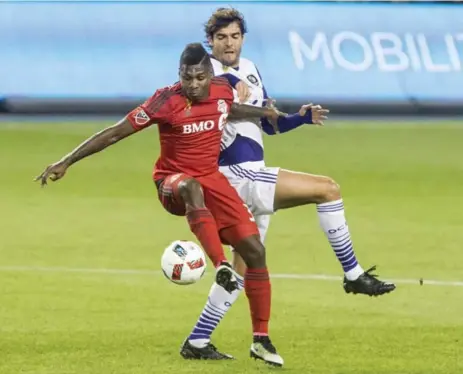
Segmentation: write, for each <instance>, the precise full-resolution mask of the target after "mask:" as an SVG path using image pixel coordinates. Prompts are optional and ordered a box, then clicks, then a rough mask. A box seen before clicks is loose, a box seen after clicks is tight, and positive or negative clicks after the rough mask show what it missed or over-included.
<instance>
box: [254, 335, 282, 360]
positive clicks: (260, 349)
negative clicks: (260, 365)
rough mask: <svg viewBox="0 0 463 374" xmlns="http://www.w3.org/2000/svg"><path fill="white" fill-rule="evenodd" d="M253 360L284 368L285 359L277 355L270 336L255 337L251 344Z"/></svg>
mask: <svg viewBox="0 0 463 374" xmlns="http://www.w3.org/2000/svg"><path fill="white" fill-rule="evenodd" d="M250 355H251V358H254V359H256V360H262V361H264V362H265V363H267V364H269V365H272V366H279V367H281V366H283V364H284V361H283V358H282V357H281V356H280V355H279V354H278V353H277V350H276V349H275V347H274V346H273V344H272V342H271V341H270V339H269V337H268V336H261V337H254V343H252V344H251V351H250Z"/></svg>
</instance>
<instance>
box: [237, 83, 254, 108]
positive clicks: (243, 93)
mask: <svg viewBox="0 0 463 374" xmlns="http://www.w3.org/2000/svg"><path fill="white" fill-rule="evenodd" d="M235 90H236V91H237V92H238V99H239V102H240V104H244V103H245V102H246V101H248V99H249V97H250V96H251V91H250V90H249V86H248V85H247V84H246V83H244V82H243V81H239V82H238V83H237V84H236V86H235Z"/></svg>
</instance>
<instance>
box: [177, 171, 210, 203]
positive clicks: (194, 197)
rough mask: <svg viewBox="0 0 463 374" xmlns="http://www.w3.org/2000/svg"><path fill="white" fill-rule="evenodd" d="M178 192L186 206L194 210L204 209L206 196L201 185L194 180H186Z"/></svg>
mask: <svg viewBox="0 0 463 374" xmlns="http://www.w3.org/2000/svg"><path fill="white" fill-rule="evenodd" d="M178 192H179V194H180V196H181V197H182V199H183V201H184V202H185V204H186V205H189V206H191V207H192V208H202V207H204V195H203V189H202V187H201V184H200V183H199V182H198V181H197V180H196V179H193V178H190V179H185V180H183V181H181V182H180V183H179V184H178Z"/></svg>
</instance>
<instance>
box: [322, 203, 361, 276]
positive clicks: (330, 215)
mask: <svg viewBox="0 0 463 374" xmlns="http://www.w3.org/2000/svg"><path fill="white" fill-rule="evenodd" d="M317 213H318V218H319V219H320V226H321V227H322V229H323V232H324V233H325V235H326V238H327V239H328V241H329V243H330V245H331V248H332V249H333V251H334V253H335V255H336V257H337V259H338V260H339V262H340V264H341V266H342V268H343V270H344V273H345V275H346V278H347V279H348V280H356V279H357V278H358V277H359V276H360V275H362V274H363V273H364V270H363V269H362V267H361V266H360V265H359V263H358V262H357V258H356V257H355V253H354V246H353V244H352V240H351V238H350V233H349V227H348V226H347V221H346V217H345V216H344V204H343V201H342V199H340V200H335V201H330V202H328V203H323V204H318V205H317Z"/></svg>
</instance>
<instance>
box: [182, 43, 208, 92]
mask: <svg viewBox="0 0 463 374" xmlns="http://www.w3.org/2000/svg"><path fill="white" fill-rule="evenodd" d="M179 75H180V83H181V85H182V90H183V93H184V94H185V95H186V96H187V97H188V98H189V99H190V100H193V101H197V100H201V99H204V98H206V97H207V96H208V95H209V85H210V84H211V79H212V76H213V69H212V63H211V59H210V58H209V54H208V53H207V51H206V49H205V48H204V47H203V46H202V45H201V43H191V44H188V45H187V46H186V47H185V49H184V50H183V52H182V55H181V56H180V70H179Z"/></svg>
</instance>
